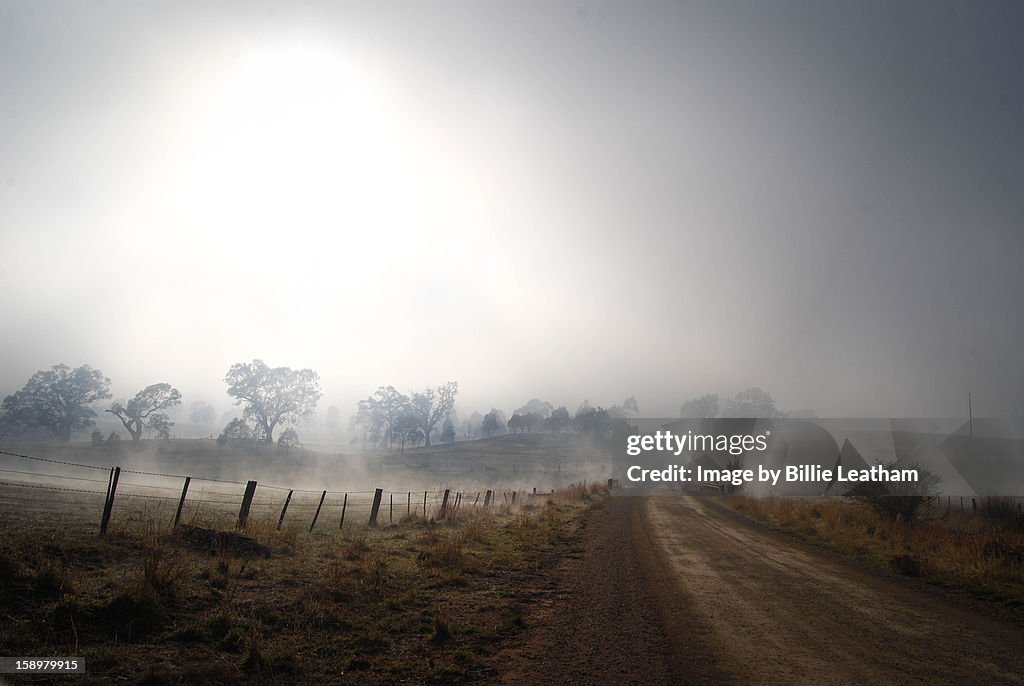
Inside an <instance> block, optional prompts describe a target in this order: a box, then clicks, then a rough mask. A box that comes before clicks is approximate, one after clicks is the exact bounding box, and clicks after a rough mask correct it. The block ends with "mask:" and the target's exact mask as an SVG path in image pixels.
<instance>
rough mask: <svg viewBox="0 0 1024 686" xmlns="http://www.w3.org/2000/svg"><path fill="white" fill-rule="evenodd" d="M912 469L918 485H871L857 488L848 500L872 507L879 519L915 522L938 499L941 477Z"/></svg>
mask: <svg viewBox="0 0 1024 686" xmlns="http://www.w3.org/2000/svg"><path fill="white" fill-rule="evenodd" d="M878 464H882V463H878ZM882 466H884V468H885V469H890V470H891V469H907V467H906V465H900V464H899V463H897V462H889V463H887V464H885V465H882ZM910 469H917V473H918V480H917V481H890V482H884V481H872V482H868V483H864V484H860V485H858V486H857V487H856V488H855V489H853V490H852V491H851V492H850V494H849V496H850V497H851V498H853V499H854V500H856V501H858V502H860V503H863V504H864V505H867V506H868V507H870V508H871V509H872V510H874V511H875V512H876V513H877V514H878V515H879V516H880V517H883V518H885V519H892V520H897V521H903V522H913V521H915V520H916V519H917V518H918V516H919V515H920V514H921V511H922V510H923V509H924V507H925V505H927V504H928V503H929V502H930V501H931V500H933V499H934V498H935V497H936V496H937V494H938V488H939V484H941V483H942V477H940V476H938V475H937V474H933V473H932V472H930V471H929V470H927V469H925V468H924V467H921V466H919V465H916V464H915V465H914V466H913V467H910Z"/></svg>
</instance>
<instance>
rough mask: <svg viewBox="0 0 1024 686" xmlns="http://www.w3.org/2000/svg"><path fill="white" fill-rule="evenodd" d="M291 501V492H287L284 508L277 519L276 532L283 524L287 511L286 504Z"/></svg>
mask: <svg viewBox="0 0 1024 686" xmlns="http://www.w3.org/2000/svg"><path fill="white" fill-rule="evenodd" d="M291 501H292V491H288V497H287V498H285V499H284V507H282V508H281V516H280V517H278V518H277V530H278V531H280V530H281V525H282V524H284V513H285V512H287V511H288V503H290V502H291Z"/></svg>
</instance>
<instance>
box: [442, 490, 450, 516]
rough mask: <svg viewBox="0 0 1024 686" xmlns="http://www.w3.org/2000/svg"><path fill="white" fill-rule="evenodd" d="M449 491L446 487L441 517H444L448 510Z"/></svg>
mask: <svg viewBox="0 0 1024 686" xmlns="http://www.w3.org/2000/svg"><path fill="white" fill-rule="evenodd" d="M448 493H449V490H448V489H447V488H446V489H444V498H443V499H442V500H441V517H444V516H445V514H446V513H447V511H448Z"/></svg>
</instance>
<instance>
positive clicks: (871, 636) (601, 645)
mask: <svg viewBox="0 0 1024 686" xmlns="http://www.w3.org/2000/svg"><path fill="white" fill-rule="evenodd" d="M561 572H562V573H561V574H560V577H561V579H562V581H561V582H560V585H559V588H558V589H556V590H554V591H553V592H552V594H551V595H550V596H549V597H547V598H543V599H540V600H538V602H537V603H536V606H535V611H534V612H533V613H532V615H531V616H530V617H528V618H527V624H528V626H529V627H530V629H529V630H528V631H527V640H526V641H525V642H524V643H523V644H522V646H521V647H520V648H518V649H517V650H516V652H515V654H513V655H510V656H509V664H508V669H507V670H506V672H505V675H504V676H505V679H504V680H505V682H506V683H553V684H630V683H637V684H639V683H644V684H680V683H744V684H746V683H794V682H797V683H815V684H851V683H858V684H881V683H886V684H889V683H933V684H934V683H949V684H967V683H970V684H980V683H986V684H987V683H1024V629H1022V628H1021V626H1020V625H1019V624H1018V623H1014V622H1011V621H1009V620H1008V619H1007V618H1006V617H1003V616H998V615H999V613H995V614H993V613H992V612H991V611H990V608H988V607H987V606H985V605H984V604H981V603H973V602H970V601H957V600H955V599H951V598H950V597H948V596H946V595H943V594H939V593H936V592H933V591H931V590H930V589H926V588H921V587H919V586H916V585H914V584H910V583H904V582H902V581H901V580H899V579H890V578H886V577H884V576H882V575H880V574H878V573H875V572H873V571H869V570H863V569H861V568H859V567H857V566H856V565H852V564H850V563H847V562H845V561H843V560H841V559H839V558H838V557H836V556H832V555H830V554H828V553H826V552H824V551H820V550H817V549H814V548H811V547H809V546H806V545H804V544H801V543H799V542H796V541H793V540H791V539H789V538H787V537H784V536H782V535H780V534H776V533H774V532H771V531H768V530H766V529H763V528H761V527H759V526H757V525H755V524H752V523H749V522H747V521H746V520H744V519H743V518H741V517H739V516H738V515H736V514H735V513H733V512H731V511H728V510H726V509H725V508H724V507H722V506H721V505H719V504H716V503H713V502H709V501H703V500H700V499H696V498H689V497H681V496H680V497H666V498H644V499H641V498H625V497H622V498H619V497H616V498H613V499H611V501H610V502H609V503H608V504H607V506H606V507H604V508H603V509H601V510H598V511H596V512H595V513H594V515H593V516H592V517H591V519H590V522H589V524H588V531H587V532H586V535H585V536H584V543H583V551H582V554H581V555H579V556H578V557H576V558H574V559H568V560H566V561H565V563H564V565H563V569H562V570H561Z"/></svg>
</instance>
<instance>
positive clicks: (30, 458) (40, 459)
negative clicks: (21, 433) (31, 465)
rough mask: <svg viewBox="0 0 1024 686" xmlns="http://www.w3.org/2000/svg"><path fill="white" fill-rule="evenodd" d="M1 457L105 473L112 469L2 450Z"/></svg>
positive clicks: (0, 451)
mask: <svg viewBox="0 0 1024 686" xmlns="http://www.w3.org/2000/svg"><path fill="white" fill-rule="evenodd" d="M0 455H9V456H11V457H20V458H23V459H25V460H36V461H38V462H52V463H53V464H64V465H68V466H69V467H84V468H85V469H100V470H103V471H108V470H110V469H112V467H99V466H97V465H94V464H82V463H81V462H65V461H64V460H54V459H52V458H49V457H36V456H34V455H23V454H21V453H12V452H8V451H6V450H0Z"/></svg>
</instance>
